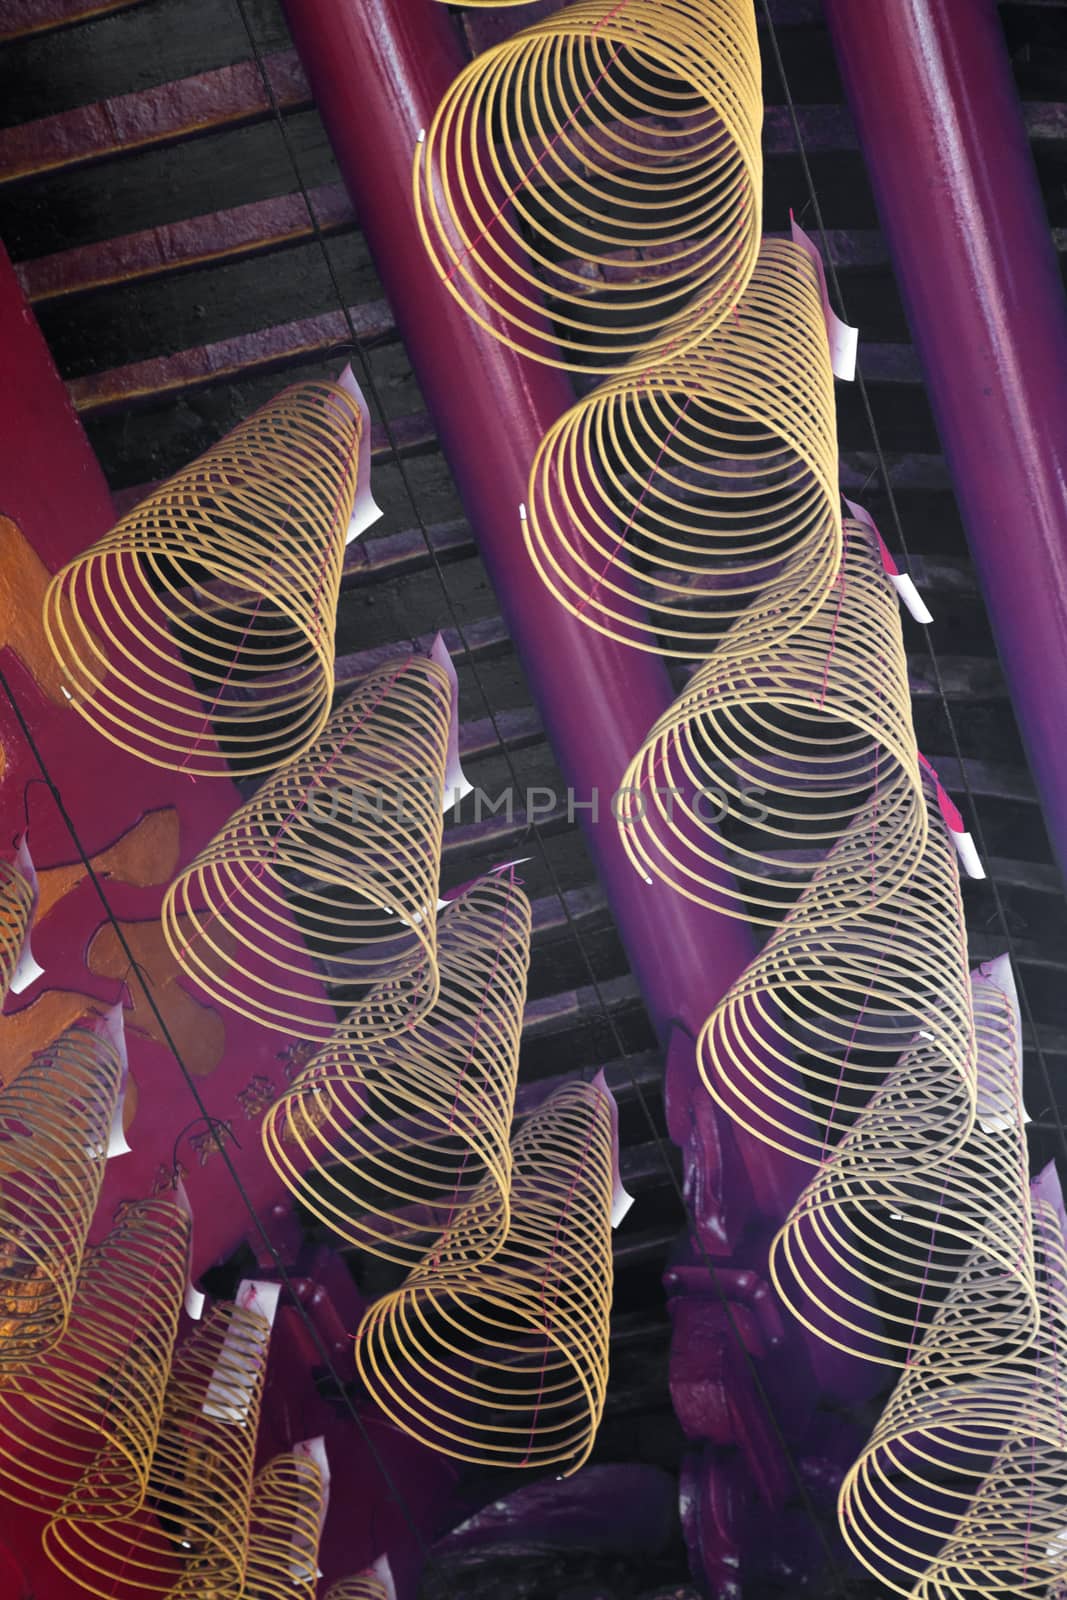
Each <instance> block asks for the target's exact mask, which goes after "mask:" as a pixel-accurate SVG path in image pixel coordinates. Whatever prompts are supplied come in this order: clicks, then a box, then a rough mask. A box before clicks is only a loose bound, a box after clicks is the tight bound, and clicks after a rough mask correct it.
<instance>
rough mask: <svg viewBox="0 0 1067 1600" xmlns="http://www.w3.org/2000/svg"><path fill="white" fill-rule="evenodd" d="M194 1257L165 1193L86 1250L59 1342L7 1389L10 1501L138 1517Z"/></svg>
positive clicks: (12, 1377) (2, 1444)
mask: <svg viewBox="0 0 1067 1600" xmlns="http://www.w3.org/2000/svg"><path fill="white" fill-rule="evenodd" d="M188 1261H189V1220H188V1216H187V1214H186V1213H185V1212H183V1211H182V1210H181V1208H180V1207H179V1206H178V1205H176V1204H175V1203H174V1202H173V1201H172V1200H170V1199H163V1198H161V1199H157V1200H145V1201H141V1202H140V1203H138V1204H135V1205H133V1206H130V1207H129V1208H128V1209H127V1210H126V1212H125V1214H124V1215H123V1217H122V1220H121V1221H120V1222H118V1223H117V1224H116V1226H115V1227H114V1228H112V1230H111V1232H110V1233H109V1234H108V1235H107V1237H106V1238H105V1239H104V1240H103V1241H102V1243H100V1244H98V1245H94V1246H90V1248H89V1249H88V1250H87V1251H86V1253H85V1258H84V1261H83V1264H82V1270H81V1274H80V1276H79V1279H78V1285H77V1291H76V1293H75V1296H74V1305H73V1310H72V1312H71V1318H70V1322H69V1325H68V1327H67V1330H66V1332H65V1333H64V1335H63V1337H62V1338H61V1339H60V1340H59V1341H58V1343H57V1344H56V1345H55V1346H53V1348H52V1349H51V1351H49V1352H48V1354H47V1355H46V1356H44V1357H43V1358H39V1359H37V1360H36V1361H32V1362H30V1363H28V1364H27V1365H26V1366H24V1367H19V1368H15V1369H14V1370H13V1371H12V1372H11V1373H10V1374H5V1376H4V1385H3V1387H2V1388H0V1494H3V1495H4V1496H5V1498H7V1499H9V1500H14V1501H16V1502H17V1503H18V1504H19V1505H22V1506H26V1507H28V1508H29V1509H30V1510H33V1511H40V1510H41V1509H42V1508H46V1509H48V1510H49V1511H50V1512H55V1511H56V1510H58V1509H59V1506H60V1505H61V1504H64V1503H65V1509H66V1514H67V1515H68V1516H75V1517H78V1516H86V1517H90V1518H92V1519H94V1520H95V1519H99V1518H104V1519H109V1518H112V1517H127V1516H131V1515H132V1514H133V1513H134V1512H136V1511H137V1510H138V1508H139V1507H140V1505H141V1503H142V1501H143V1499H144V1494H145V1489H146V1487H147V1483H148V1472H149V1467H150V1465H151V1462H152V1457H153V1454H154V1452H155V1447H156V1439H157V1436H158V1433H159V1424H160V1417H161V1415H162V1410H163V1392H164V1389H165V1387H166V1383H167V1379H168V1376H169V1373H170V1364H171V1355H172V1351H173V1347H174V1339H175V1336H176V1333H177V1327H178V1313H179V1311H180V1309H181V1304H182V1296H183V1293H184V1289H185V1281H186V1274H187V1272H188Z"/></svg>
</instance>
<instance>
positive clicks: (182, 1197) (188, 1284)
mask: <svg viewBox="0 0 1067 1600" xmlns="http://www.w3.org/2000/svg"><path fill="white" fill-rule="evenodd" d="M174 1200H175V1204H176V1205H177V1206H178V1207H179V1209H180V1210H182V1211H184V1212H185V1215H186V1216H187V1217H188V1218H189V1271H188V1272H187V1273H186V1275H185V1313H186V1316H188V1317H189V1319H190V1321H192V1322H199V1321H200V1318H201V1317H202V1316H203V1315H204V1301H205V1300H206V1299H207V1296H206V1295H205V1294H203V1293H201V1291H200V1290H199V1289H196V1288H194V1287H193V1274H192V1260H193V1208H192V1206H191V1205H190V1204H189V1196H188V1194H187V1193H186V1189H185V1185H184V1183H183V1182H182V1180H181V1179H180V1178H179V1179H178V1181H177V1182H176V1183H175V1185H174Z"/></svg>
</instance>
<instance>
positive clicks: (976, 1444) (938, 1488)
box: [838, 1200, 1067, 1600]
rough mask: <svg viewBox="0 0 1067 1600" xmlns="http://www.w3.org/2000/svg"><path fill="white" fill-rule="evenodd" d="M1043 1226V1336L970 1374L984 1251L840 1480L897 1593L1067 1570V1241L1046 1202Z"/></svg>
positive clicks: (1019, 1585) (980, 1588)
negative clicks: (987, 1368)
mask: <svg viewBox="0 0 1067 1600" xmlns="http://www.w3.org/2000/svg"><path fill="white" fill-rule="evenodd" d="M1033 1226H1034V1244H1035V1250H1036V1256H1037V1269H1038V1270H1037V1284H1038V1301H1039V1305H1040V1311H1041V1323H1040V1328H1039V1331H1038V1334H1037V1338H1036V1341H1035V1343H1034V1344H1033V1345H1032V1346H1031V1348H1030V1349H1029V1350H1028V1351H1027V1352H1026V1353H1025V1354H1023V1355H1019V1354H1015V1355H1012V1354H1011V1353H1010V1351H1006V1353H1005V1359H1004V1361H1003V1362H1002V1363H1001V1365H1000V1366H999V1367H998V1368H996V1369H995V1370H994V1371H988V1372H986V1373H985V1374H984V1375H982V1374H980V1375H978V1376H972V1377H966V1378H963V1377H961V1376H960V1374H961V1373H962V1372H965V1371H966V1360H967V1351H968V1350H969V1349H970V1348H972V1347H975V1346H976V1347H977V1348H978V1349H979V1350H982V1349H983V1346H985V1345H987V1344H988V1343H989V1331H988V1330H989V1322H988V1320H987V1319H988V1317H989V1310H990V1308H989V1306H988V1305H987V1304H983V1296H984V1288H985V1283H984V1280H985V1278H986V1274H987V1272H988V1270H989V1263H988V1262H987V1260H986V1259H985V1258H984V1257H983V1256H981V1254H980V1253H979V1252H975V1255H974V1257H972V1260H971V1261H970V1262H969V1263H968V1266H967V1268H966V1269H965V1270H964V1272H963V1273H962V1274H961V1276H960V1279H959V1281H958V1283H957V1284H956V1286H955V1287H954V1289H953V1291H952V1292H951V1294H950V1295H949V1297H948V1298H947V1299H946V1301H945V1302H944V1304H943V1306H942V1308H941V1310H940V1312H939V1314H938V1316H937V1317H936V1318H935V1320H934V1322H933V1325H932V1326H931V1328H930V1331H929V1332H928V1333H927V1335H926V1338H925V1339H924V1341H923V1343H922V1346H921V1347H920V1350H919V1351H918V1353H917V1356H916V1358H915V1360H914V1361H913V1362H912V1364H911V1365H910V1366H909V1367H908V1368H907V1370H906V1371H905V1373H904V1375H903V1376H902V1378H901V1380H900V1382H899V1383H898V1385H897V1387H896V1389H895V1390H894V1392H893V1395H892V1397H891V1398H890V1401H889V1404H888V1406H887V1407H886V1409H885V1412H884V1413H883V1416H882V1419H881V1421H880V1422H879V1424H878V1426H877V1427H876V1429H875V1431H874V1434H873V1435H872V1437H871V1440H870V1442H869V1443H868V1445H867V1447H866V1449H865V1450H864V1452H863V1454H862V1455H861V1456H860V1458H859V1460H858V1461H857V1462H856V1464H855V1465H854V1466H853V1467H852V1468H851V1469H850V1471H849V1473H848V1475H847V1477H846V1478H845V1481H844V1484H843V1485H842V1489H841V1495H840V1499H839V1503H838V1511H839V1515H840V1520H841V1529H842V1532H843V1533H844V1536H845V1538H846V1540H847V1541H848V1543H849V1545H850V1546H851V1547H852V1550H853V1551H854V1553H855V1554H856V1555H857V1556H858V1557H859V1559H860V1561H862V1562H863V1564H864V1565H865V1566H866V1567H868V1568H869V1569H870V1570H871V1571H872V1572H873V1573H874V1574H875V1575H876V1576H877V1577H878V1578H879V1579H880V1580H881V1582H882V1583H884V1584H885V1585H886V1586H887V1587H888V1588H890V1589H893V1590H895V1591H896V1592H897V1593H899V1594H906V1595H915V1596H922V1597H923V1600H934V1597H940V1596H950V1595H951V1596H957V1595H958V1596H966V1600H971V1597H972V1596H975V1595H985V1596H988V1597H989V1600H1006V1597H1007V1596H1009V1595H1010V1596H1012V1597H1014V1596H1016V1595H1022V1594H1040V1595H1044V1594H1045V1592H1046V1590H1047V1588H1048V1585H1049V1584H1050V1582H1052V1581H1053V1580H1054V1579H1055V1578H1056V1577H1057V1576H1059V1575H1060V1574H1063V1573H1064V1572H1065V1571H1067V1538H1065V1536H1064V1530H1065V1528H1067V1515H1065V1508H1067V1499H1065V1496H1064V1484H1065V1482H1067V1251H1065V1249H1064V1243H1063V1230H1062V1222H1061V1218H1060V1217H1058V1216H1057V1214H1056V1211H1055V1210H1054V1209H1053V1208H1052V1207H1051V1206H1049V1205H1047V1204H1045V1203H1044V1202H1043V1201H1040V1200H1039V1201H1037V1203H1036V1204H1035V1205H1034V1210H1033ZM993 1271H994V1275H995V1276H997V1277H998V1278H999V1280H1000V1281H1001V1282H1004V1279H1003V1273H1002V1271H1001V1269H1000V1268H999V1266H997V1267H994V1268H993ZM1010 1299H1011V1297H1010V1295H1009V1300H1010ZM983 1322H984V1323H985V1326H984V1327H983ZM939 1552H940V1555H939ZM935 1558H937V1566H936V1567H935V1568H934V1569H933V1572H932V1573H931V1574H930V1576H929V1577H927V1574H928V1571H929V1569H930V1568H931V1563H933V1562H934V1561H935ZM924 1583H925V1586H924ZM939 1585H940V1587H939Z"/></svg>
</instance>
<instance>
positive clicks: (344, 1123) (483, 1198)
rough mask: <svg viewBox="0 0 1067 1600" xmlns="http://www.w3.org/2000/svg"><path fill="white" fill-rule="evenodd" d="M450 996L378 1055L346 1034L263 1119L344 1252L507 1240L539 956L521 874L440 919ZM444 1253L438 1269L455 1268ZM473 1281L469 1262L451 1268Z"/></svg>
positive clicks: (358, 1034) (456, 903)
mask: <svg viewBox="0 0 1067 1600" xmlns="http://www.w3.org/2000/svg"><path fill="white" fill-rule="evenodd" d="M437 958H438V966H439V971H440V975H441V989H440V994H439V997H438V1000H437V1003H436V1005H435V1006H434V1008H433V1010H432V1011H430V1012H428V1013H427V1014H426V1015H425V1016H424V1017H423V1018H422V1019H421V1020H420V1021H419V1022H417V1023H416V1024H415V1026H414V1027H412V1028H410V1029H408V1030H406V1031H405V1032H403V1033H401V1034H400V1035H399V1036H398V1037H397V1038H395V1039H391V1040H389V1041H388V1043H387V1044H385V1045H382V1044H381V1043H380V1042H378V1041H377V1039H376V1038H375V1037H374V1036H373V1035H372V1036H371V1037H370V1039H369V1040H364V1038H363V1036H362V1030H361V1028H360V1027H359V1025H358V1024H356V1025H354V1026H353V1025H346V1026H344V1027H342V1028H341V1029H340V1030H339V1031H338V1032H337V1033H336V1034H335V1035H334V1037H333V1038H332V1039H331V1041H330V1043H329V1044H328V1045H327V1046H326V1047H325V1049H324V1050H322V1051H320V1053H319V1054H318V1055H317V1056H316V1057H315V1058H314V1060H313V1061H312V1062H311V1063H310V1064H309V1065H308V1066H307V1067H306V1068H305V1069H304V1071H303V1072H302V1073H301V1074H300V1076H299V1077H298V1078H297V1079H296V1080H295V1081H294V1082H293V1083H292V1084H291V1085H290V1087H289V1088H288V1089H287V1090H286V1091H285V1093H284V1094H283V1096H282V1097H281V1099H280V1100H278V1101H277V1103H276V1104H275V1105H274V1107H273V1108H272V1110H271V1111H270V1113H269V1115H268V1116H267V1117H266V1118H265V1120H264V1123H263V1142H264V1145H265V1147H266V1150H267V1154H268V1156H269V1157H270V1160H271V1163H272V1165H273V1166H274V1168H275V1170H276V1171H277V1172H278V1174H279V1175H280V1177H281V1178H282V1180H283V1182H284V1183H285V1184H286V1186H287V1187H288V1188H289V1189H291V1190H292V1192H293V1193H294V1194H296V1195H297V1196H298V1197H299V1199H300V1200H301V1202H302V1204H303V1205H304V1206H305V1207H306V1208H307V1209H308V1210H310V1211H311V1212H313V1213H314V1215H315V1216H317V1217H318V1218H319V1219H320V1221H322V1222H324V1223H325V1224H326V1225H327V1227H329V1228H330V1229H331V1231H332V1232H333V1233H335V1234H337V1235H339V1236H340V1237H341V1238H342V1239H345V1240H346V1241H347V1242H348V1243H349V1244H353V1245H356V1246H358V1247H359V1248H361V1249H364V1250H369V1251H371V1252H373V1253H374V1254H375V1255H381V1256H385V1257H386V1258H387V1259H389V1260H391V1261H397V1262H400V1263H401V1264H403V1265H405V1266H414V1265H417V1264H418V1262H419V1261H420V1260H421V1259H422V1257H423V1255H424V1254H425V1253H426V1250H427V1248H428V1247H429V1245H430V1244H431V1242H432V1240H433V1239H434V1237H435V1236H439V1235H440V1234H442V1233H448V1232H450V1231H451V1230H452V1229H453V1228H455V1227H459V1226H462V1225H463V1223H462V1219H463V1216H464V1213H465V1211H466V1210H467V1208H468V1207H469V1206H470V1205H471V1204H472V1203H473V1202H475V1201H476V1203H477V1215H476V1217H475V1218H474V1219H473V1221H472V1223H471V1232H470V1235H469V1237H468V1238H467V1249H468V1250H471V1249H473V1248H474V1245H473V1239H474V1235H475V1234H478V1235H480V1237H481V1239H482V1245H481V1254H482V1256H483V1258H488V1257H489V1256H491V1255H493V1254H494V1253H495V1252H496V1250H497V1249H499V1247H500V1245H501V1244H502V1243H503V1242H504V1238H505V1236H506V1234H507V1231H508V1190H509V1187H510V1181H511V1148H510V1145H509V1143H508V1140H509V1135H510V1132H511V1119H512V1112H513V1107H514V1101H515V1085H516V1080H517V1077H518V1069H519V1037H520V1034H521V1032H522V1018H523V1007H524V1004H525V1000H526V971H527V967H528V965H529V960H530V905H529V901H528V900H527V898H526V896H525V895H524V894H523V892H522V890H521V889H520V888H519V886H518V884H517V883H516V882H515V881H514V876H513V875H512V877H511V878H508V877H493V876H490V877H485V878H480V879H479V880H478V881H477V882H476V883H474V884H472V885H471V886H470V887H469V888H468V889H467V890H466V891H465V893H464V894H463V895H462V896H461V897H460V898H459V899H457V900H453V901H451V902H450V903H449V904H448V905H447V906H446V907H445V908H444V909H443V910H442V911H441V912H440V914H439V916H438V919H437ZM449 1259H450V1258H449V1257H448V1255H447V1252H445V1253H443V1254H442V1256H441V1260H440V1262H439V1269H440V1270H443V1269H444V1266H445V1263H446V1260H449ZM454 1264H455V1265H458V1266H459V1267H460V1268H461V1270H463V1271H466V1270H467V1268H468V1267H469V1265H470V1259H469V1257H468V1256H465V1257H464V1258H463V1259H458V1258H457V1261H456V1262H455V1263H454Z"/></svg>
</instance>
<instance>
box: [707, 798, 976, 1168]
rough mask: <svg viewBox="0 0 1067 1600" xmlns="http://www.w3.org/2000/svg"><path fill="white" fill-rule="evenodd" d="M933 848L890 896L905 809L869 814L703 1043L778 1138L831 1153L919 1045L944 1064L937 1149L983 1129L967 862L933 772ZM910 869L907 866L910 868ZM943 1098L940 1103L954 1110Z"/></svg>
mask: <svg viewBox="0 0 1067 1600" xmlns="http://www.w3.org/2000/svg"><path fill="white" fill-rule="evenodd" d="M923 782H924V792H925V794H926V798H927V808H928V813H929V818H928V827H927V830H926V845H925V848H924V849H923V850H922V852H921V854H920V857H919V860H918V865H917V867H916V868H915V870H914V871H913V872H912V874H911V876H910V877H909V878H908V879H907V881H906V882H904V883H903V885H902V886H901V887H898V888H897V890H896V891H895V892H894V893H893V894H892V895H890V896H889V898H888V899H884V898H882V896H881V884H880V875H881V873H882V871H883V865H884V864H886V863H893V862H895V860H896V856H895V852H896V851H897V850H898V849H899V835H898V833H897V825H896V819H895V817H894V815H893V814H892V813H889V814H888V816H887V813H886V811H885V810H884V808H883V807H882V805H881V804H880V803H879V804H878V805H875V804H871V805H869V806H868V807H867V808H866V809H865V810H864V811H863V812H861V813H860V814H859V815H858V816H857V818H856V820H855V821H854V823H853V824H852V826H851V827H850V828H849V830H848V831H847V833H845V834H844V835H843V836H842V838H841V840H840V841H839V842H838V844H837V845H835V847H834V848H833V850H831V851H830V853H829V854H828V855H827V856H826V857H825V859H824V860H823V862H822V864H821V866H820V867H819V869H818V871H817V872H816V875H815V878H814V880H813V881H812V883H811V884H810V886H809V887H808V888H807V889H806V890H805V892H804V894H803V895H802V896H801V898H800V900H799V901H798V902H797V904H796V906H795V908H794V909H793V911H792V912H791V913H790V915H789V917H788V918H787V919H786V921H785V922H784V923H783V924H782V926H781V927H780V928H778V929H777V930H776V932H775V933H774V934H773V935H772V936H771V938H770V939H769V940H768V942H767V944H766V945H765V946H764V948H763V950H762V951H761V952H760V954H759V955H758V956H757V957H756V958H755V960H754V961H752V962H751V963H750V964H749V966H748V967H747V968H746V970H745V971H744V972H743V973H742V975H741V977H740V978H738V980H737V981H736V983H734V985H733V986H732V988H730V989H729V990H728V991H727V993H726V994H725V995H724V997H723V998H722V1000H720V1002H719V1004H718V1005H717V1006H716V1007H715V1009H714V1011H713V1012H712V1013H711V1016H710V1017H709V1018H708V1020H707V1022H706V1023H705V1024H704V1027H703V1029H702V1031H701V1034H700V1037H699V1040H698V1045H697V1059H698V1063H699V1066H700V1073H701V1076H702V1078H703V1080H704V1083H705V1085H706V1087H707V1089H708V1092H709V1093H710V1094H711V1096H712V1098H713V1099H714V1100H715V1101H716V1102H717V1103H718V1104H719V1105H720V1106H721V1107H722V1108H723V1110H724V1111H726V1112H728V1113H729V1115H730V1116H731V1117H732V1118H733V1119H734V1120H735V1121H736V1122H739V1123H740V1124H741V1125H742V1126H743V1127H745V1128H747V1129H748V1131H749V1132H750V1133H751V1134H753V1135H754V1136H755V1137H756V1138H757V1139H762V1140H763V1142H764V1143H765V1144H770V1145H773V1146H774V1147H775V1148H776V1149H779V1150H783V1151H785V1153H786V1154H787V1155H792V1156H796V1157H798V1158H799V1159H800V1160H802V1161H808V1162H811V1163H812V1164H813V1165H815V1166H819V1165H820V1164H821V1163H822V1162H823V1161H824V1160H825V1158H826V1156H827V1155H828V1154H829V1151H830V1149H831V1148H832V1146H833V1145H834V1144H835V1142H836V1141H837V1139H838V1138H839V1137H840V1136H841V1135H842V1134H844V1133H846V1132H847V1131H848V1129H849V1128H850V1127H851V1126H852V1124H853V1122H854V1121H855V1118H856V1115H857V1113H858V1112H859V1111H860V1110H862V1108H863V1106H864V1105H866V1103H867V1101H868V1100H869V1099H870V1097H871V1095H872V1093H873V1092H874V1091H875V1090H876V1089H877V1088H879V1087H880V1085H881V1084H882V1082H883V1080H884V1079H885V1076H886V1073H887V1072H888V1071H889V1070H890V1069H891V1068H892V1066H893V1064H894V1062H895V1061H896V1060H897V1057H898V1056H899V1055H900V1054H901V1053H902V1052H903V1051H910V1052H911V1053H912V1061H913V1065H914V1067H915V1068H916V1070H919V1071H926V1072H927V1073H928V1076H927V1079H926V1082H927V1085H928V1087H927V1091H926V1096H925V1102H924V1103H925V1109H926V1114H927V1117H928V1122H927V1126H928V1129H929V1141H928V1146H927V1155H928V1158H929V1159H930V1160H933V1159H934V1158H935V1156H936V1154H937V1151H938V1149H939V1148H940V1150H941V1151H942V1152H943V1153H944V1154H946V1155H947V1154H949V1153H951V1152H952V1151H953V1150H955V1149H957V1148H958V1147H959V1145H960V1144H961V1143H962V1141H963V1140H964V1139H965V1138H966V1137H967V1134H968V1131H969V1127H970V1121H969V1118H964V1119H962V1120H961V1114H960V1108H961V1101H960V1098H959V1095H960V1088H959V1086H960V1084H962V1085H963V1086H964V1089H965V1099H964V1101H963V1106H964V1108H966V1106H967V1104H968V1103H969V1106H970V1112H969V1117H973V1114H974V1106H975V1093H976V1086H975V1039H974V1020H973V1015H972V1006H971V987H970V982H969V979H968V973H967V937H966V930H965V927H964V920H963V904H962V901H961V899H960V886H959V870H958V867H957V864H956V855H955V851H954V848H953V846H952V844H951V843H950V840H949V836H948V833H947V830H946V829H945V827H944V824H943V823H942V821H941V818H940V815H939V813H938V809H937V802H936V799H935V797H934V793H933V788H932V785H931V784H930V782H929V780H927V779H924V780H923ZM900 876H901V874H900V873H899V872H897V877H898V881H899V877H900ZM938 1108H940V1109H938Z"/></svg>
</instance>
